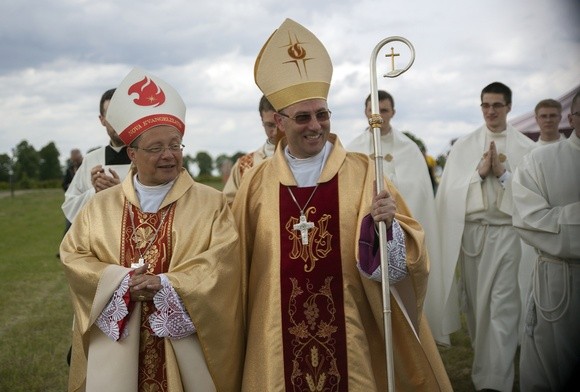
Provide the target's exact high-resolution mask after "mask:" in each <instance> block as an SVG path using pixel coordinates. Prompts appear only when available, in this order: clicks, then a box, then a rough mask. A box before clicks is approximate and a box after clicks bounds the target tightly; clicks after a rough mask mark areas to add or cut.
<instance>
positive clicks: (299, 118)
mask: <svg viewBox="0 0 580 392" xmlns="http://www.w3.org/2000/svg"><path fill="white" fill-rule="evenodd" d="M331 113H332V112H331V111H330V110H320V111H318V112H316V113H314V116H315V117H316V121H318V122H323V121H328V120H330V114H331ZM278 114H279V115H281V116H283V117H286V118H289V119H290V120H294V122H296V124H298V125H305V124H308V123H309V122H310V121H312V113H300V114H297V115H296V116H294V117H290V116H289V115H287V114H284V113H282V112H278Z"/></svg>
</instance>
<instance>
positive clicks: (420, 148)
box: [403, 131, 427, 151]
mask: <svg viewBox="0 0 580 392" xmlns="http://www.w3.org/2000/svg"><path fill="white" fill-rule="evenodd" d="M403 133H404V134H405V135H407V136H408V137H409V139H411V140H412V141H414V142H415V144H417V146H418V147H419V150H421V151H427V149H426V148H425V143H423V140H421V139H419V138H418V137H417V136H415V135H413V134H412V133H411V132H409V131H404V132H403Z"/></svg>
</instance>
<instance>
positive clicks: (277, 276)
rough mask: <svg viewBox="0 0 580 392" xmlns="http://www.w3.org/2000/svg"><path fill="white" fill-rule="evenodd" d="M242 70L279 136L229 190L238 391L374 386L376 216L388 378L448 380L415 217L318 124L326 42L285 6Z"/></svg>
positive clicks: (366, 163)
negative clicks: (383, 233)
mask: <svg viewBox="0 0 580 392" xmlns="http://www.w3.org/2000/svg"><path fill="white" fill-rule="evenodd" d="M289 41H290V42H289ZM254 70H255V73H254V77H255V81H256V84H257V85H258V87H259V88H260V90H262V92H263V93H264V94H265V95H266V97H267V98H268V100H269V101H270V103H271V104H272V106H273V107H274V108H275V109H276V110H277V112H276V114H275V115H274V120H275V122H276V125H277V127H278V129H279V132H281V133H282V134H283V135H284V138H283V139H282V140H281V141H280V142H279V144H278V147H277V149H276V152H275V153H274V156H273V157H271V158H269V159H267V160H265V161H264V162H263V163H261V164H260V165H258V166H257V167H255V168H253V169H252V170H250V171H248V172H247V173H246V174H245V176H244V179H243V181H242V183H241V186H240V189H239V190H238V193H237V194H236V197H235V198H234V202H233V204H232V211H233V213H234V216H235V218H236V222H237V224H238V227H239V232H240V238H241V240H240V243H241V247H242V263H243V271H244V275H243V280H244V284H243V286H244V287H245V290H246V292H245V296H244V298H245V299H246V302H245V303H246V304H247V305H246V323H247V339H248V343H247V345H246V357H245V364H244V376H243V382H242V391H248V392H250V391H252V392H253V391H274V390H286V391H313V390H321V391H322V390H324V391H330V390H333V391H334V390H341V391H342V390H351V391H385V390H386V389H387V372H386V359H385V346H384V334H383V333H384V329H383V325H382V324H383V323H382V313H381V312H382V311H381V309H382V301H381V283H380V281H381V278H380V275H381V272H380V261H379V259H380V256H378V254H377V252H376V250H377V247H378V246H379V245H378V242H377V236H376V235H375V222H379V221H383V222H385V223H386V227H387V229H388V239H389V241H388V244H386V245H385V246H387V248H388V249H389V251H390V252H389V257H388V260H385V262H388V264H389V278H390V279H389V280H390V283H391V286H390V288H391V292H392V293H393V294H392V296H391V297H390V300H391V304H392V305H391V306H392V335H393V352H394V359H395V360H394V363H393V365H394V370H395V385H396V387H397V390H413V391H439V390H451V386H450V383H449V379H448V378H447V374H446V373H445V369H444V367H443V364H442V361H441V358H440V356H439V353H438V351H437V347H436V345H435V342H434V340H433V337H432V335H431V332H430V330H429V326H428V325H427V322H426V319H425V317H424V315H423V313H422V307H423V301H424V296H425V290H426V285H427V275H428V259H427V257H426V251H425V246H424V234H423V231H422V229H421V226H420V225H419V224H418V223H417V221H415V220H414V219H413V218H412V217H411V216H410V212H409V210H408V208H407V206H406V204H405V202H404V201H403V199H402V198H401V197H400V195H399V193H398V192H397V190H396V188H395V187H394V186H393V184H392V183H391V182H390V181H388V180H387V179H385V183H386V189H385V190H383V191H382V192H381V193H380V194H379V195H374V193H373V189H374V187H373V182H374V179H375V173H374V170H373V169H374V166H373V164H372V162H371V161H370V159H369V158H368V156H367V155H365V154H359V153H352V152H348V153H347V152H346V151H345V150H344V148H343V147H342V145H341V143H340V141H339V139H338V137H337V136H336V135H335V134H332V133H331V131H330V128H331V124H330V116H331V112H330V110H329V109H328V102H327V94H328V90H329V88H330V80H331V77H332V63H331V61H330V57H329V55H328V53H327V52H326V49H325V48H324V46H323V45H322V43H321V42H320V41H319V40H318V38H316V36H315V35H314V34H312V33H311V32H310V31H308V30H307V29H305V28H304V27H303V26H301V25H299V24H298V23H296V22H294V21H292V20H290V19H286V21H284V23H282V25H281V26H280V27H279V28H278V29H277V30H276V31H275V32H274V33H273V34H272V36H271V37H270V38H269V39H268V41H267V42H266V44H265V45H264V46H263V48H262V50H261V52H260V54H259V55H258V58H257V59H256V64H255V68H254Z"/></svg>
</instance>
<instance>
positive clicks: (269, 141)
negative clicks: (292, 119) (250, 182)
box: [223, 95, 277, 204]
mask: <svg viewBox="0 0 580 392" xmlns="http://www.w3.org/2000/svg"><path fill="white" fill-rule="evenodd" d="M258 112H259V113H260V120H261V121H262V126H263V127H264V131H265V132H266V142H265V143H264V144H263V145H262V147H260V148H259V149H257V150H256V151H254V152H251V153H249V154H246V155H244V156H242V157H240V158H238V160H237V161H236V162H235V163H234V165H233V166H232V170H231V172H230V176H229V177H228V180H227V181H226V184H225V186H224V189H223V192H224V195H226V199H227V200H228V203H230V204H231V203H232V202H233V201H234V197H235V195H236V192H237V191H238V188H239V187H240V183H241V181H242V176H243V175H244V173H245V172H246V171H247V170H249V169H251V168H252V167H254V166H255V165H257V164H258V163H260V162H262V161H263V160H264V159H266V158H269V157H271V156H272V155H274V150H275V149H276V142H277V139H276V135H277V131H276V123H275V122H274V113H275V112H276V111H275V110H274V108H273V107H272V105H271V104H270V102H268V99H267V98H266V97H265V96H264V95H262V98H260V103H259V105H258Z"/></svg>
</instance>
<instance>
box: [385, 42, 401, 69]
mask: <svg viewBox="0 0 580 392" xmlns="http://www.w3.org/2000/svg"><path fill="white" fill-rule="evenodd" d="M397 56H400V54H399V53H395V48H393V47H392V46H391V54H386V55H385V57H390V58H391V71H394V70H395V57H397Z"/></svg>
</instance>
